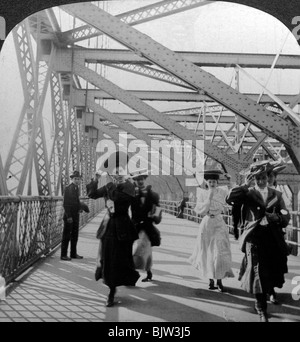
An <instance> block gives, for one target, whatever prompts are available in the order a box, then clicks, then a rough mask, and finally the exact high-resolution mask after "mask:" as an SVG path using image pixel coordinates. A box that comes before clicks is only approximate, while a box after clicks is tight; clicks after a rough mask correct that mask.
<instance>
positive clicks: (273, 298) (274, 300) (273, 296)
mask: <svg viewBox="0 0 300 342" xmlns="http://www.w3.org/2000/svg"><path fill="white" fill-rule="evenodd" d="M270 302H271V303H272V304H274V305H279V302H278V300H277V299H276V296H275V295H271V296H270Z"/></svg>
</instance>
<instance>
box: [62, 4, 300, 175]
mask: <svg viewBox="0 0 300 342" xmlns="http://www.w3.org/2000/svg"><path fill="white" fill-rule="evenodd" d="M62 8H63V9H64V10H65V11H67V12H68V13H70V14H72V15H74V16H76V17H78V18H80V19H81V20H83V21H85V22H88V23H89V24H90V25H92V26H94V27H96V28H97V29H99V30H101V31H102V32H103V33H105V34H107V35H108V36H109V37H111V38H113V39H115V40H117V41H118V42H119V43H121V44H123V45H125V46H126V47H128V48H130V49H131V50H133V51H136V52H138V53H139V54H142V55H143V56H144V57H145V58H147V59H149V60H150V61H152V62H154V63H155V64H157V65H158V66H160V67H162V68H164V69H165V70H167V71H168V72H171V73H172V74H173V75H175V76H176V77H178V78H180V79H182V80H183V81H185V82H187V83H188V84H190V85H191V86H196V87H197V88H198V89H202V90H204V91H205V92H206V93H207V94H208V95H209V96H210V97H212V98H213V99H214V100H215V101H216V102H218V103H220V104H222V105H223V106H224V107H226V108H228V109H230V110H231V111H233V112H234V113H236V114H237V115H239V116H241V117H243V118H245V119H247V121H249V122H250V123H252V124H254V125H255V126H257V127H259V128H260V129H261V130H262V131H263V132H265V133H266V134H268V135H269V136H271V137H274V138H275V139H278V140H279V141H281V142H283V143H284V144H286V145H287V146H288V147H290V148H289V153H290V155H291V158H292V159H293V161H294V162H295V163H296V164H297V167H298V168H299V170H300V151H299V147H300V137H299V136H300V132H299V127H295V126H293V125H290V123H288V122H287V121H286V120H284V119H282V118H279V117H278V116H277V115H276V114H274V113H271V112H270V111H268V110H266V109H265V108H263V107H262V106H260V105H258V104H257V103H255V102H254V101H251V100H250V99H249V98H248V97H247V96H245V95H243V94H241V93H240V92H238V91H236V90H235V89H233V88H231V87H229V86H228V85H226V84H224V83H223V82H221V81H220V80H218V79H217V78H216V77H214V76H212V75H211V74H209V73H207V72H205V71H204V70H201V69H200V68H197V67H196V66H195V65H193V64H192V63H190V62H189V61H187V60H185V59H183V58H181V56H179V55H178V54H176V53H174V52H173V51H171V50H169V49H167V48H166V47H164V46H162V45H161V44H159V43H157V42H155V41H154V40H152V39H151V38H150V37H148V36H146V35H144V34H142V33H141V32H139V31H137V30H135V29H134V28H132V27H130V26H128V25H127V24H125V23H123V22H121V21H120V20H119V19H118V18H115V17H113V16H112V15H110V14H108V13H106V12H105V11H103V10H101V9H98V8H96V7H95V6H93V5H91V4H79V5H77V6H72V7H70V6H63V7H62ZM295 143H296V146H295V147H296V148H295V147H293V145H294V144H295Z"/></svg>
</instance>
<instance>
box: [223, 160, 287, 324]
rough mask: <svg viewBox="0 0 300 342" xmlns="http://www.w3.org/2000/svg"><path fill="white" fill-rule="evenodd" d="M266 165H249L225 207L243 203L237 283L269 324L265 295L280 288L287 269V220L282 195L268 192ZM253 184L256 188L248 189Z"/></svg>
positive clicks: (258, 163) (261, 318)
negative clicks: (251, 296) (253, 297)
mask: <svg viewBox="0 0 300 342" xmlns="http://www.w3.org/2000/svg"><path fill="white" fill-rule="evenodd" d="M270 169H272V165H271V164H270V162H269V161H260V162H256V163H254V164H252V165H251V167H250V173H249V175H248V176H247V178H246V181H245V184H243V185H242V186H238V187H235V188H233V189H232V190H231V192H230V193H229V195H228V197H227V203H228V204H230V205H234V204H236V203H242V204H243V205H244V209H245V210H244V213H245V229H244V232H243V234H242V236H241V239H240V242H241V250H242V251H243V252H244V253H245V255H244V259H243V262H242V265H241V269H240V276H239V279H240V280H241V283H242V288H243V289H244V290H245V291H247V292H249V293H252V294H254V295H255V298H256V301H255V309H256V311H257V313H258V315H259V318H260V321H261V322H268V316H267V294H268V293H270V292H271V291H272V289H273V288H274V287H279V288H282V286H283V284H284V282H285V280H284V274H285V273H287V272H288V269H287V254H288V253H287V247H286V243H285V241H284V235H283V231H282V229H283V228H285V227H286V226H287V225H288V223H289V220H290V214H289V212H288V210H287V209H286V206H285V203H284V200H283V198H282V194H281V192H279V191H276V190H274V189H271V188H269V187H268V186H267V185H268V184H267V183H268V172H269V171H270ZM253 179H254V180H255V185H254V186H252V187H250V184H251V182H252V181H253Z"/></svg>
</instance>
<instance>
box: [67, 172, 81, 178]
mask: <svg viewBox="0 0 300 342" xmlns="http://www.w3.org/2000/svg"><path fill="white" fill-rule="evenodd" d="M75 177H76V178H82V176H81V174H80V173H79V171H73V173H72V174H71V175H70V178H75Z"/></svg>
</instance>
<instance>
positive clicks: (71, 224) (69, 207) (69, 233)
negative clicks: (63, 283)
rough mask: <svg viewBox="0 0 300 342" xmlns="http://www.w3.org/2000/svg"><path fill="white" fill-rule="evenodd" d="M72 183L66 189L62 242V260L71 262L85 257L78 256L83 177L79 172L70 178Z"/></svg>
mask: <svg viewBox="0 0 300 342" xmlns="http://www.w3.org/2000/svg"><path fill="white" fill-rule="evenodd" d="M70 178H71V183H70V184H69V185H68V186H67V187H66V189H65V192H64V200H63V207H64V210H65V212H64V217H63V220H64V229H63V236H62V242H61V260H64V261H70V260H71V259H82V258H83V257H82V256H80V255H78V254H77V242H78V234H79V213H80V210H81V205H80V200H79V185H80V181H81V175H80V173H79V172H78V171H74V173H73V174H72V175H71V176H70ZM70 241H71V253H70V258H69V257H68V247H69V242H70Z"/></svg>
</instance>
